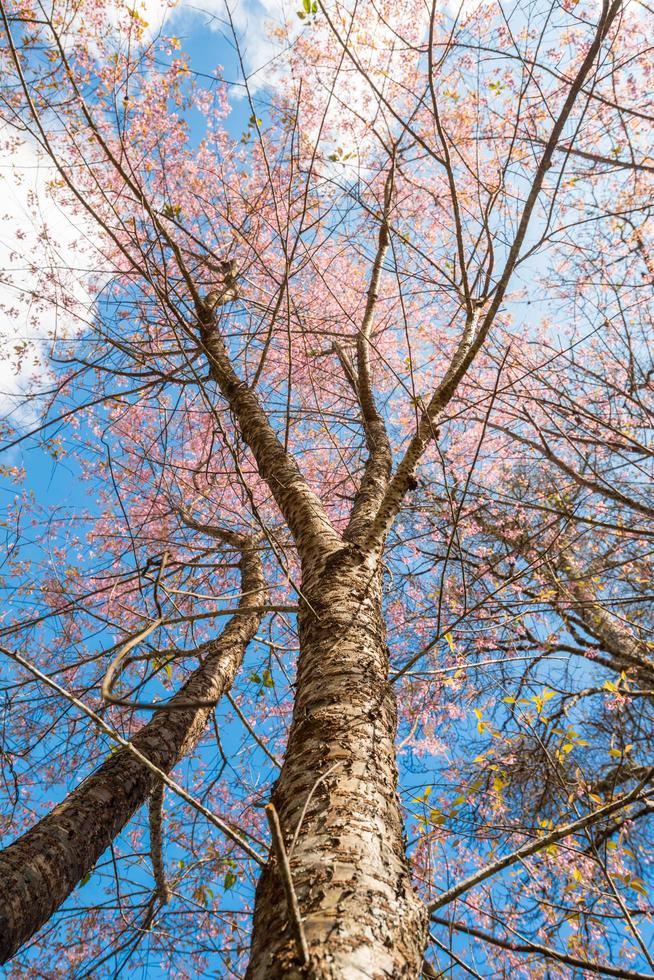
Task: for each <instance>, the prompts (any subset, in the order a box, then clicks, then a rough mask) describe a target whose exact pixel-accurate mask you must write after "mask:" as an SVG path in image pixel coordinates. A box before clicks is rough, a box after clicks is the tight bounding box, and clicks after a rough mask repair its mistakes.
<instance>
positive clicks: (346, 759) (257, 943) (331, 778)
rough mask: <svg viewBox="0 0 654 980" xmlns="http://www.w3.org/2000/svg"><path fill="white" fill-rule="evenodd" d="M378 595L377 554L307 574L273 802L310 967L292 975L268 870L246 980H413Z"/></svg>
mask: <svg viewBox="0 0 654 980" xmlns="http://www.w3.org/2000/svg"><path fill="white" fill-rule="evenodd" d="M381 591H382V589H381V571H380V565H379V558H378V555H377V554H370V555H368V556H366V557H364V556H363V555H362V553H361V551H360V550H359V549H358V548H357V547H356V546H353V545H350V546H347V547H345V548H342V549H341V550H340V551H337V552H335V553H333V554H332V555H331V556H330V557H329V558H328V559H327V561H326V562H325V561H322V562H320V563H317V567H314V568H313V569H310V570H308V572H307V570H305V575H304V581H303V588H302V592H303V600H302V603H301V612H300V615H299V633H300V650H301V652H300V658H299V664H298V678H297V692H296V700H295V708H294V713H293V723H292V726H291V731H290V737H289V743H288V748H287V751H286V756H285V760H284V765H283V769H282V772H281V774H280V778H279V780H278V782H277V784H276V786H275V788H274V790H273V793H272V802H273V803H274V806H275V808H276V810H277V812H278V814H279V818H280V822H281V826H282V830H283V833H284V838H285V843H286V848H287V851H288V852H289V857H290V867H291V875H292V880H293V885H294V889H295V892H296V895H297V899H298V902H299V907H300V912H301V916H302V921H303V928H304V932H305V936H306V940H307V944H308V948H309V955H310V963H309V965H308V966H305V967H304V968H303V967H302V966H301V961H300V959H299V956H298V948H297V942H296V941H295V940H294V938H293V930H292V928H290V924H289V915H288V914H287V903H286V900H285V893H284V890H283V887H282V881H281V878H280V874H279V870H278V868H277V866H276V864H275V863H274V861H270V862H269V864H268V865H267V866H266V868H265V869H264V871H263V873H262V875H261V878H260V881H259V885H258V887H257V893H256V902H255V913H254V928H253V937H252V949H251V959H250V964H249V968H248V971H247V980H264V978H265V980H279V978H282V977H283V978H286V980H290V978H295V977H297V978H300V977H303V978H311V980H327V978H329V980H336V978H339V980H344V978H347V980H364V978H365V980H382V978H388V980H391V978H393V980H399V978H402V977H406V978H409V977H411V978H415V977H418V976H419V975H420V970H421V965H422V958H423V952H424V948H425V940H426V912H425V910H424V907H423V905H422V903H421V902H420V901H419V899H418V897H417V896H416V895H415V893H414V891H413V889H412V885H411V876H410V873H409V869H408V864H407V861H406V857H405V853H404V841H403V833H402V818H401V813H400V806H399V799H398V794H397V767H396V761H395V733H396V706H395V698H394V694H393V691H392V690H391V688H390V687H389V685H388V682H387V677H388V650H387V647H386V631H385V626H384V621H383V617H382V612H381ZM294 836H297V840H296V841H295V844H294V845H293V838H294Z"/></svg>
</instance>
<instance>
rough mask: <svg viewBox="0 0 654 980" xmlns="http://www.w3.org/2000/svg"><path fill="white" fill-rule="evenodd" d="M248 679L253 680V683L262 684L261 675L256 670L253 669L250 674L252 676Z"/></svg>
mask: <svg viewBox="0 0 654 980" xmlns="http://www.w3.org/2000/svg"><path fill="white" fill-rule="evenodd" d="M248 680H249V681H252V683H253V684H260V683H261V677H260V676H259V674H257V672H256V670H255V671H253V672H252V673H251V674H250V676H249V677H248Z"/></svg>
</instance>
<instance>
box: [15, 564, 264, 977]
mask: <svg viewBox="0 0 654 980" xmlns="http://www.w3.org/2000/svg"><path fill="white" fill-rule="evenodd" d="M241 582H242V589H243V593H245V595H244V597H243V598H242V600H241V602H240V603H239V607H240V613H241V614H240V615H236V616H234V617H233V618H232V619H231V620H230V622H229V623H228V625H227V626H226V627H225V629H224V630H223V632H222V633H221V635H220V636H219V637H218V638H217V639H216V640H215V641H213V642H211V643H210V644H207V651H208V652H207V656H206V658H205V660H204V662H203V663H202V664H201V666H200V667H198V669H197V670H196V671H195V672H194V673H193V674H192V675H191V677H190V678H189V680H188V681H187V682H186V684H185V685H184V687H183V688H182V689H181V690H180V691H179V693H178V694H177V695H175V697H174V698H173V700H172V701H171V703H170V704H171V706H174V705H177V710H170V709H169V710H165V711H161V710H160V711H158V712H156V713H155V715H154V717H153V718H152V720H151V721H150V722H149V723H148V724H147V725H145V726H144V728H142V729H141V731H140V732H138V734H137V735H135V736H134V738H133V739H132V744H133V745H134V746H135V747H136V748H137V749H139V751H140V752H141V753H142V754H143V755H145V756H147V758H148V759H149V760H150V761H151V762H153V763H154V764H155V765H156V766H157V767H158V768H159V769H162V770H164V772H169V771H170V770H171V769H172V768H173V767H174V766H175V765H176V764H177V763H178V762H179V761H180V759H182V758H183V757H184V756H185V755H186V754H187V753H188V752H189V751H190V750H191V749H192V748H193V746H194V745H195V743H196V742H197V740H198V739H199V737H200V735H201V734H202V732H203V730H204V727H205V724H206V721H207V718H208V717H209V714H210V713H211V710H212V708H211V707H206V706H205V707H192V706H189V707H183V705H184V704H185V703H188V704H189V705H192V704H193V703H195V702H202V703H204V702H211V703H213V704H215V703H217V702H218V700H219V699H220V697H221V696H222V695H223V694H224V693H225V691H227V690H229V688H230V687H231V684H232V681H233V680H234V676H235V674H236V671H237V670H238V668H239V667H240V664H241V661H242V659H243V653H244V651H245V648H246V646H247V644H248V642H249V641H250V640H251V639H252V637H253V636H254V634H255V632H256V630H257V628H258V626H259V623H260V621H261V612H260V609H261V603H263V602H265V582H264V578H263V573H262V570H261V562H260V559H259V556H258V554H257V553H256V552H255V551H244V552H243V557H242V559H241ZM249 606H253V607H255V608H254V609H253V611H252V612H248V607H249ZM157 781H158V777H157V776H156V774H155V773H153V772H152V771H151V770H150V769H148V768H146V766H144V765H143V764H142V763H141V762H140V761H139V760H138V759H137V758H136V757H135V756H134V755H133V754H132V753H130V751H129V750H128V749H125V748H122V749H119V751H117V752H116V753H115V754H114V755H112V756H110V758H109V759H107V761H106V762H104V763H103V764H102V765H101V766H100V768H99V769H98V770H97V772H95V773H93V774H92V775H90V776H89V777H88V778H87V779H85V780H84V782H83V783H81V784H80V785H79V786H78V787H77V789H75V790H74V791H73V792H72V793H70V795H69V796H67V797H66V799H65V800H64V801H63V802H62V803H60V804H59V805H58V806H56V807H55V808H54V809H53V810H52V811H51V812H50V813H49V814H48V815H47V816H46V817H44V818H43V819H42V820H40V821H39V823H37V824H36V825H35V826H34V827H32V828H31V830H29V831H28V832H27V833H26V834H24V835H23V836H22V837H20V838H19V839H18V840H16V841H14V843H13V844H11V845H10V846H9V847H7V848H6V849H5V850H4V851H2V852H1V853H0V963H4V962H6V960H7V959H9V957H10V956H12V955H13V954H14V953H15V952H16V950H17V949H19V948H20V946H21V945H22V944H23V943H24V942H26V941H27V940H28V939H29V938H30V937H31V936H32V935H33V934H34V933H35V932H36V931H37V930H38V929H39V928H40V927H41V926H42V925H43V924H44V923H45V922H47V921H48V919H49V918H50V916H51V915H52V913H53V912H55V911H56V909H57V908H58V907H59V906H60V905H61V903H62V902H64V901H65V900H66V898H67V897H68V896H69V895H70V893H71V892H72V891H73V889H74V888H75V886H76V885H77V883H78V882H79V881H80V880H81V879H82V878H83V877H84V875H85V874H87V873H88V872H89V871H90V870H92V868H93V867H94V865H95V863H96V861H97V860H98V858H99V857H100V856H101V855H102V853H103V851H105V850H106V848H107V847H108V846H109V845H110V843H111V842H112V840H113V839H114V838H115V837H116V835H117V834H119V833H120V831H121V830H122V829H123V827H124V826H125V825H126V824H127V822H128V821H129V820H130V818H131V817H132V816H133V815H134V813H135V812H136V811H137V810H138V808H139V807H141V806H142V805H143V804H144V803H145V801H146V800H147V798H148V796H149V795H150V793H151V792H152V790H153V788H154V786H155V785H156V784H157Z"/></svg>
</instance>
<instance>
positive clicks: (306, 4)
mask: <svg viewBox="0 0 654 980" xmlns="http://www.w3.org/2000/svg"><path fill="white" fill-rule="evenodd" d="M302 6H303V7H304V9H305V11H306V13H307V14H310V13H311V0H302Z"/></svg>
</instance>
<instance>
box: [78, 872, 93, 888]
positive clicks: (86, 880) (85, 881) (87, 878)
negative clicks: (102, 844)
mask: <svg viewBox="0 0 654 980" xmlns="http://www.w3.org/2000/svg"><path fill="white" fill-rule="evenodd" d="M92 874H93V871H92V870H91V871H87V872H86V874H85V875H84V877H83V878H82V880H81V881H80V883H79V886H80V888H83V887H84V885H88V883H89V881H90V880H91V875H92Z"/></svg>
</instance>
